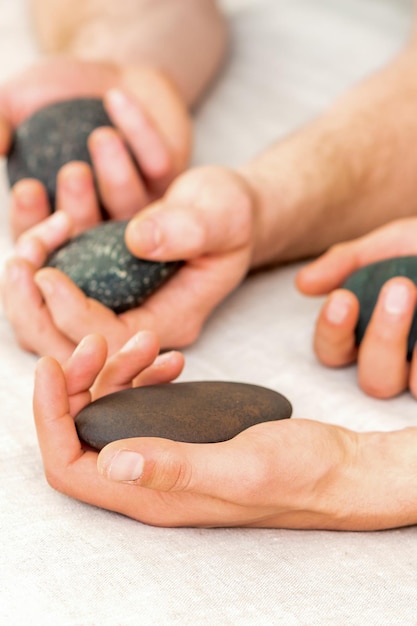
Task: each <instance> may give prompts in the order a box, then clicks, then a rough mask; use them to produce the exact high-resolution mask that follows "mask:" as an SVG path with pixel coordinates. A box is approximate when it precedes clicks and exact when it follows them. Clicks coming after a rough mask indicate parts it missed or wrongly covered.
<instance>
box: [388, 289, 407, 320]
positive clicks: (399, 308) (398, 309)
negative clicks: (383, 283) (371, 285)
mask: <svg viewBox="0 0 417 626" xmlns="http://www.w3.org/2000/svg"><path fill="white" fill-rule="evenodd" d="M409 304H410V293H409V289H408V288H407V286H406V285H404V284H402V283H393V284H392V285H389V286H388V287H386V288H385V289H384V294H383V306H384V309H385V311H386V312H387V313H389V314H390V315H399V314H401V313H404V311H405V310H406V309H407V307H408V306H409Z"/></svg>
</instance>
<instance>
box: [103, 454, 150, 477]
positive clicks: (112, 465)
mask: <svg viewBox="0 0 417 626" xmlns="http://www.w3.org/2000/svg"><path fill="white" fill-rule="evenodd" d="M144 464H145V460H144V458H143V456H142V455H141V454H139V453H138V452H133V451H131V450H117V451H116V453H115V454H114V455H113V456H111V457H110V459H108V460H107V462H106V460H105V461H104V463H103V466H102V470H103V471H102V473H103V474H104V475H105V476H106V478H108V479H110V480H115V481H118V482H123V481H131V480H138V478H140V477H141V475H142V472H143V466H144Z"/></svg>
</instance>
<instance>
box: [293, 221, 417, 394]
mask: <svg viewBox="0 0 417 626" xmlns="http://www.w3.org/2000/svg"><path fill="white" fill-rule="evenodd" d="M416 242H417V219H416V218H409V219H403V220H396V221H395V222H391V223H390V224H388V225H386V226H383V227H382V228H379V229H377V230H375V231H373V232H372V233H371V234H369V235H366V236H364V237H360V238H358V239H355V240H353V241H350V242H347V243H343V244H338V245H337V246H334V247H332V248H330V249H329V251H328V252H326V253H325V254H324V255H322V256H321V257H319V259H317V260H316V261H314V262H313V263H311V264H310V265H308V266H307V267H305V268H303V269H302V270H301V272H300V273H299V275H298V277H297V285H298V287H299V289H300V290H301V291H302V292H303V293H305V294H308V295H323V294H327V293H329V292H331V293H330V295H329V297H328V298H327V300H326V302H325V304H324V306H323V308H322V310H321V312H320V315H319V318H318V320H317V325H316V330H315V337H314V349H315V352H316V354H317V356H318V358H319V360H320V361H321V362H322V363H324V364H325V365H328V366H330V367H338V366H343V365H348V364H349V363H353V362H354V361H357V362H358V382H359V385H360V387H361V388H362V389H363V390H364V391H365V392H366V393H368V394H369V395H371V396H375V397H378V398H389V397H392V396H395V395H397V394H399V393H401V392H402V391H404V390H405V389H407V388H409V389H410V390H411V392H412V393H413V395H414V396H416V397H417V357H416V353H414V355H413V359H412V362H411V365H410V364H409V363H407V361H406V359H405V354H406V351H407V337H408V334H409V330H410V326H411V322H412V319H413V315H414V311H415V307H416V302H417V288H416V286H415V285H414V283H413V282H412V281H411V280H408V279H407V278H404V277H398V278H392V279H391V280H389V281H387V282H386V284H385V285H384V287H383V288H382V290H381V293H380V295H379V298H378V302H377V305H376V307H375V310H374V313H373V315H372V318H371V321H370V323H369V325H368V328H367V330H366V333H365V336H364V339H363V341H362V342H361V345H360V347H359V348H358V347H357V346H356V344H355V334H354V331H355V326H356V323H357V320H358V315H359V302H358V300H357V298H356V296H355V295H354V294H352V293H351V292H350V291H348V290H345V289H337V287H339V285H340V284H341V283H343V281H344V280H345V279H346V278H347V277H348V276H349V275H350V274H351V273H352V272H354V271H356V270H358V269H359V268H361V267H363V266H365V265H368V264H369V263H374V262H376V261H380V260H382V259H386V258H390V257H395V256H404V255H408V254H410V255H413V254H416V255H417V243H416ZM332 290H335V291H332Z"/></svg>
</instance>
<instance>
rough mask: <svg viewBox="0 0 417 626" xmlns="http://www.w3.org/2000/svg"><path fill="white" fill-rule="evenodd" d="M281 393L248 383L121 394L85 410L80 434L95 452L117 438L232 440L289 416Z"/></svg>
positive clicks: (168, 387)
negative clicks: (238, 435) (252, 429)
mask: <svg viewBox="0 0 417 626" xmlns="http://www.w3.org/2000/svg"><path fill="white" fill-rule="evenodd" d="M291 413H292V407H291V404H290V403H289V401H288V400H287V399H286V398H285V397H284V396H282V395H281V394H279V393H277V392H276V391H273V390H272V389H267V388H265V387H259V386H257V385H250V384H246V383H234V382H217V381H202V382H187V383H171V384H163V385H152V386H148V387H137V388H135V389H127V390H124V391H118V392H115V393H112V394H109V395H108V396H104V397H102V398H99V399H98V400H96V401H95V402H92V403H91V404H89V405H88V406H86V407H85V408H84V409H83V410H82V411H80V413H79V414H78V415H77V417H76V419H75V425H76V428H77V432H78V435H79V437H80V439H82V440H83V441H84V442H85V443H87V444H88V445H90V446H91V447H93V448H96V449H97V450H101V448H103V447H104V446H105V445H106V444H108V443H110V442H111V441H115V440H117V439H125V438H130V437H163V438H166V439H173V440H175V441H186V442H189V443H213V442H219V441H226V440H228V439H231V438H232V437H234V436H235V435H237V434H238V433H240V432H241V431H242V430H245V429H246V428H249V427H250V426H254V425H255V424H260V423H262V422H269V421H275V420H281V419H287V418H289V417H291Z"/></svg>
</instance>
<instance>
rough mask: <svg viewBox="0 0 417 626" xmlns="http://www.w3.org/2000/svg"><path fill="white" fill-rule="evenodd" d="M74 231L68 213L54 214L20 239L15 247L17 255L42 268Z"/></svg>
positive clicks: (59, 212)
mask: <svg viewBox="0 0 417 626" xmlns="http://www.w3.org/2000/svg"><path fill="white" fill-rule="evenodd" d="M72 231H73V224H72V221H71V218H70V216H69V215H68V214H67V213H64V212H63V211H58V212H56V213H53V214H52V215H50V216H49V217H47V218H46V219H44V220H43V221H42V222H40V223H39V224H36V225H35V226H33V227H32V228H30V229H29V230H27V231H26V232H24V233H23V234H22V235H21V236H20V237H19V239H18V240H17V242H16V247H15V252H16V255H17V256H19V257H21V258H24V259H26V260H27V261H29V262H30V263H32V264H33V265H34V266H35V267H41V266H42V265H43V264H44V263H45V261H46V259H47V258H48V256H49V254H50V253H51V252H53V251H54V250H55V249H56V248H58V247H59V246H61V245H62V244H63V243H65V242H66V241H67V240H68V239H69V238H70V236H71V235H72Z"/></svg>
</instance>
